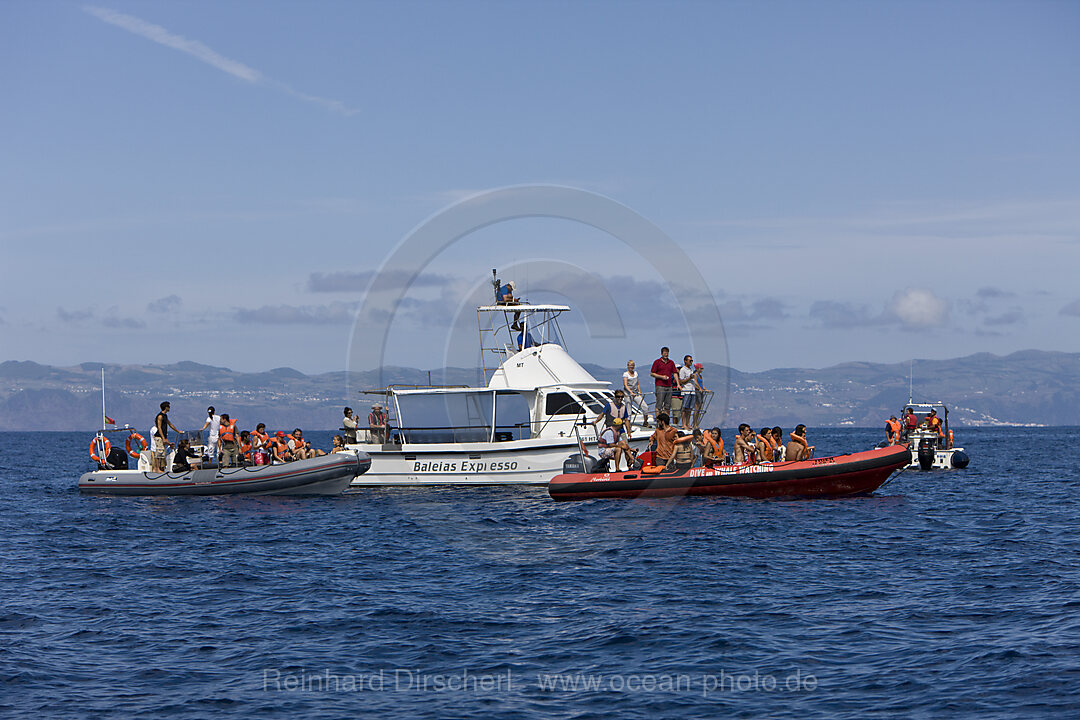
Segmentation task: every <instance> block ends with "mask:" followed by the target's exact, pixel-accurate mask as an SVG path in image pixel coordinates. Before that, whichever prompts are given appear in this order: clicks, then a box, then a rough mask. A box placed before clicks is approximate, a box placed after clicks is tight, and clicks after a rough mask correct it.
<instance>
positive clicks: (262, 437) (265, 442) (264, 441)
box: [251, 430, 270, 450]
mask: <svg viewBox="0 0 1080 720" xmlns="http://www.w3.org/2000/svg"><path fill="white" fill-rule="evenodd" d="M251 436H252V437H256V438H259V447H260V448H266V449H267V450H269V449H270V436H269V435H267V434H266V433H261V432H259V431H258V430H252V431H251Z"/></svg>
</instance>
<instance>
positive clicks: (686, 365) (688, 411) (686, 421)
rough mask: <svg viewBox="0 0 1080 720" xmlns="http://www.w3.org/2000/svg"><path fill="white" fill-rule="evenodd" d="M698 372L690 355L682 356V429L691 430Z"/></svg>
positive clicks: (680, 375)
mask: <svg viewBox="0 0 1080 720" xmlns="http://www.w3.org/2000/svg"><path fill="white" fill-rule="evenodd" d="M697 375H698V371H697V369H696V368H695V366H694V358H693V357H692V356H690V355H685V356H683V365H682V367H681V368H679V389H680V390H682V396H683V400H682V402H683V405H682V429H683V430H690V429H691V424H690V423H691V416H692V415H693V414H694V406H695V405H696V401H697V390H698V382H697Z"/></svg>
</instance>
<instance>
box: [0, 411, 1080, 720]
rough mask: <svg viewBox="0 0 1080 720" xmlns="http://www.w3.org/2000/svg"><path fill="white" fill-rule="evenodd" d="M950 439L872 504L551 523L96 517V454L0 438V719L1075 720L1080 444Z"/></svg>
mask: <svg viewBox="0 0 1080 720" xmlns="http://www.w3.org/2000/svg"><path fill="white" fill-rule="evenodd" d="M957 434H958V438H957V439H958V441H962V444H963V445H964V446H965V447H966V448H967V450H968V453H969V455H970V456H971V458H972V463H971V466H970V467H969V468H968V469H967V470H964V471H953V472H933V473H920V472H908V473H905V474H902V475H900V476H899V477H897V478H896V479H894V480H893V481H892V482H890V483H889V484H888V485H886V486H885V487H884V488H882V489H881V490H880V491H878V492H877V493H875V494H873V495H871V496H865V497H857V498H847V499H838V500H814V501H801V500H773V501H760V500H739V499H720V498H690V499H682V500H648V501H634V502H628V501H619V500H594V501H587V502H579V503H556V502H554V501H552V500H550V499H549V498H548V497H547V494H546V493H545V491H544V490H543V489H542V488H442V489H372V490H366V491H363V492H360V493H358V494H356V495H352V496H343V497H334V498H328V497H314V498H244V497H231V498H230V497H223V498H103V497H90V496H83V495H80V494H79V493H78V491H77V490H76V489H75V484H76V480H77V478H78V476H79V474H81V473H82V472H84V471H85V470H87V469H88V468H89V465H88V460H87V450H86V448H87V445H88V444H89V440H90V437H91V436H90V435H89V434H80V433H2V434H0V560H2V563H0V717H5V718H6V717H11V718H24V717H32V718H43V717H46V718H54V717H79V718H98V717H123V718H138V717H152V718H206V717H259V718H298V717H302V718H342V717H356V716H367V715H379V716H392V717H431V718H446V717H465V716H474V715H485V716H494V717H507V718H509V717H513V718H546V717H552V716H555V717H570V718H613V719H614V718H620V719H622V718H699V717H771V718H875V717H882V718H884V717H890V718H891V717H905V718H906V717H979V718H1017V717H1023V718H1032V717H1055V718H1071V717H1076V716H1077V715H1078V714H1080V582H1078V581H1080V571H1078V567H1077V562H1078V559H1080V538H1078V537H1077V527H1078V520H1080V499H1078V497H1077V496H1078V490H1080V468H1078V461H1077V456H1076V454H1075V452H1074V449H1075V448H1076V447H1077V443H1078V440H1080V430H1078V429H1077V428H1051V429H972V430H966V429H962V430H959V431H958V433H957ZM309 435H315V434H310V433H309ZM728 435H730V433H728ZM879 435H880V432H879V431H877V430H873V431H871V430H856V429H845V430H816V431H811V440H812V442H816V444H817V446H818V455H819V456H820V455H823V454H832V453H839V452H847V451H853V450H860V449H865V448H868V447H870V446H872V445H873V444H874V443H875V442H876V441H877V440H878V439H879ZM311 439H318V440H320V441H321V442H322V443H323V444H324V445H328V444H329V442H328V436H327V437H318V436H315V437H312V438H311Z"/></svg>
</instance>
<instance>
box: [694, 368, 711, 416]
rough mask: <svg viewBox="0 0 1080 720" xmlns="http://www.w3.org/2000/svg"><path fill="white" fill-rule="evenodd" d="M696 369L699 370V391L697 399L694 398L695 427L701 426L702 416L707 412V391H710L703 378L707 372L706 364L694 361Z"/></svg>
mask: <svg viewBox="0 0 1080 720" xmlns="http://www.w3.org/2000/svg"><path fill="white" fill-rule="evenodd" d="M694 370H696V371H697V392H696V393H695V395H696V399H695V400H694V427H700V426H701V416H702V414H703V413H704V412H705V393H707V392H709V390H708V388H706V387H705V381H704V380H703V379H702V375H704V373H705V366H704V365H702V364H701V363H694Z"/></svg>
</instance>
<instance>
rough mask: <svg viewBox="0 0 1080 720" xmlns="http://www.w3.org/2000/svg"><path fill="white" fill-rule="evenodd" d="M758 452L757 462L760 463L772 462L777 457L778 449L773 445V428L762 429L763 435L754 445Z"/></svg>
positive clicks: (761, 434) (759, 435) (759, 436)
mask: <svg viewBox="0 0 1080 720" xmlns="http://www.w3.org/2000/svg"><path fill="white" fill-rule="evenodd" d="M754 447H755V448H756V450H757V461H758V462H759V463H763V462H772V461H773V458H774V457H775V455H776V447H775V446H774V445H773V437H772V428H767V427H764V428H761V433H760V434H758V436H757V443H756V444H755V445H754Z"/></svg>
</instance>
